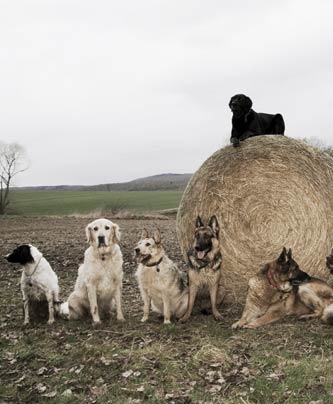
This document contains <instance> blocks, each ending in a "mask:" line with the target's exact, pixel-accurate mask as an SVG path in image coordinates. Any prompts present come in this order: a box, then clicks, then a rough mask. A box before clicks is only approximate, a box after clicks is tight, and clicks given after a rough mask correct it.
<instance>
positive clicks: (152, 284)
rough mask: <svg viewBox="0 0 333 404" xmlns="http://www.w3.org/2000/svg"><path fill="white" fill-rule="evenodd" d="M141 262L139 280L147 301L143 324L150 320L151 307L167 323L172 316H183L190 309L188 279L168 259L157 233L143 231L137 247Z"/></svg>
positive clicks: (138, 271) (136, 254) (141, 291)
mask: <svg viewBox="0 0 333 404" xmlns="http://www.w3.org/2000/svg"><path fill="white" fill-rule="evenodd" d="M134 251H135V256H136V260H137V262H138V264H139V265H138V268H137V271H136V277H137V280H138V284H139V289H140V293H141V297H142V300H143V317H142V319H141V321H142V322H145V321H147V320H148V317H149V309H150V305H151V306H152V309H153V311H156V312H157V313H160V314H162V315H163V316H164V324H170V322H171V317H172V316H174V317H176V318H179V317H181V316H182V315H183V314H184V312H185V310H186V308H187V296H188V295H187V284H186V283H187V282H186V281H187V279H186V274H185V273H182V272H181V271H180V270H179V269H178V267H177V265H176V264H175V263H174V262H173V261H172V260H171V259H170V258H169V257H168V256H167V254H166V253H165V250H164V248H163V245H162V242H161V234H160V231H159V230H156V231H155V232H154V234H153V236H152V237H149V235H148V231H147V230H146V229H144V230H143V232H142V235H141V240H140V241H139V242H138V244H137V245H136V247H135V250H134Z"/></svg>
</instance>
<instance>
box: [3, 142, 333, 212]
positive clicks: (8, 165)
mask: <svg viewBox="0 0 333 404" xmlns="http://www.w3.org/2000/svg"><path fill="white" fill-rule="evenodd" d="M303 140H304V141H305V142H306V143H309V144H311V145H312V146H315V147H318V148H320V149H322V150H323V151H324V152H326V153H328V154H329V155H331V156H332V157H333V147H332V146H329V147H326V146H324V145H323V144H322V143H321V142H320V141H319V140H317V139H303ZM27 168H28V167H27V157H26V152H25V149H24V148H23V147H22V146H21V145H20V144H18V143H4V142H0V215H4V214H5V213H6V211H7V209H8V206H9V204H10V198H9V196H10V188H11V185H12V181H13V179H14V178H15V177H16V176H17V175H18V174H19V173H21V172H23V171H25V170H27Z"/></svg>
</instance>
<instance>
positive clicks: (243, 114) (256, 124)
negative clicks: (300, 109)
mask: <svg viewBox="0 0 333 404" xmlns="http://www.w3.org/2000/svg"><path fill="white" fill-rule="evenodd" d="M229 107H230V109H231V111H232V114H233V115H232V130H231V138H230V143H232V144H233V145H234V146H239V144H240V142H241V141H242V140H245V139H247V138H249V137H252V136H259V135H283V134H284V129H285V126H284V120H283V117H282V115H281V114H275V115H271V114H264V113H261V112H260V113H258V112H255V111H253V109H252V108H251V107H252V101H251V99H250V98H249V97H247V96H246V95H244V94H237V95H234V96H233V97H232V98H231V100H230V102H229Z"/></svg>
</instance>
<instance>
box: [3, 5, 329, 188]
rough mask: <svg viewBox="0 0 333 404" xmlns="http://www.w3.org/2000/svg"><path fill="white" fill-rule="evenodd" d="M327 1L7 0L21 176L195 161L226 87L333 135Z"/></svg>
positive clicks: (214, 137)
mask: <svg viewBox="0 0 333 404" xmlns="http://www.w3.org/2000/svg"><path fill="white" fill-rule="evenodd" d="M332 21H333V2H332V1H331V0H327V1H325V0H318V1H307V0H305V1H304V0H289V1H288V0H279V1H267V0H266V1H265V0H253V1H244V0H243V1H242V0H238V1H230V0H227V1H224V0H216V1H214V0H202V1H199V0H177V1H175V0H163V1H162V0H140V1H138V0H132V1H130V0H121V1H119V0H117V1H116V0H105V1H98V0H96V1H91V0H90V1H86V0H39V1H36V0H29V1H26V0H8V1H7V0H2V1H1V5H0V43H1V45H0V140H2V141H5V142H19V143H20V144H22V145H23V146H25V148H26V150H27V154H28V156H29V160H30V168H29V170H28V171H27V172H25V173H24V174H21V175H20V177H18V178H17V180H16V185H20V186H22V185H56V184H99V183H108V182H122V181H127V180H131V179H134V178H138V177H143V176H148V175H153V174H159V173H170V172H172V173H184V172H194V171H195V170H196V169H197V168H198V167H199V166H200V165H201V164H202V163H203V161H204V160H205V159H206V158H208V157H209V156H210V155H211V154H212V153H213V152H214V151H215V150H217V149H218V148H220V147H221V146H223V145H225V144H227V143H228V141H229V137H230V129H231V112H230V110H229V107H228V102H229V99H230V97H231V96H232V95H234V94H236V93H245V94H247V95H249V96H250V97H251V98H252V101H253V108H254V110H256V111H258V112H268V113H277V112H280V113H282V114H283V116H284V119H285V122H286V135H288V136H291V137H296V138H300V137H301V138H302V137H310V138H311V137H312V138H318V139H320V140H321V141H322V142H324V143H325V144H327V145H333V129H332V109H333V88H332V87H333V86H332V84H333V24H332Z"/></svg>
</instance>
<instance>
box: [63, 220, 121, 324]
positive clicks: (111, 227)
mask: <svg viewBox="0 0 333 404" xmlns="http://www.w3.org/2000/svg"><path fill="white" fill-rule="evenodd" d="M86 236H87V241H88V243H89V244H90V247H89V248H88V249H87V250H86V251H85V254H84V262H83V264H82V265H81V266H80V268H79V271H78V277H77V280H76V283H75V287H74V291H73V292H72V293H71V294H70V296H69V298H68V300H67V302H66V303H64V304H63V305H62V307H61V314H62V315H68V318H69V319H73V320H76V319H79V318H81V317H83V316H84V315H86V314H88V313H89V312H90V314H91V317H92V320H93V323H94V324H99V323H100V312H103V313H108V314H110V313H111V309H112V308H113V304H114V302H115V304H116V310H117V320H119V321H124V316H123V312H122V305H121V294H122V280H123V268H122V266H123V257H122V253H121V251H120V247H119V241H120V231H119V226H118V225H117V224H115V223H112V222H111V221H110V220H107V219H97V220H95V221H93V222H91V223H89V224H88V226H87V227H86Z"/></svg>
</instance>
